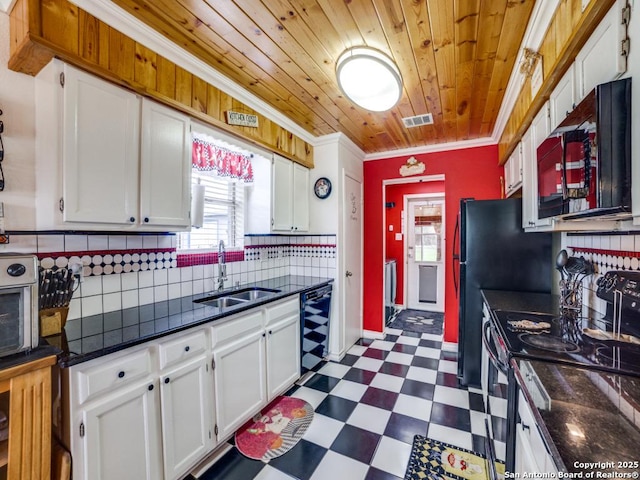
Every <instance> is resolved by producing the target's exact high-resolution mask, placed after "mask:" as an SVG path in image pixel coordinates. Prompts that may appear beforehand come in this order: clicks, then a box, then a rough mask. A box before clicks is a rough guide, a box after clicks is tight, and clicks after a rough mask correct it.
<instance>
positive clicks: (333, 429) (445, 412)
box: [200, 329, 485, 480]
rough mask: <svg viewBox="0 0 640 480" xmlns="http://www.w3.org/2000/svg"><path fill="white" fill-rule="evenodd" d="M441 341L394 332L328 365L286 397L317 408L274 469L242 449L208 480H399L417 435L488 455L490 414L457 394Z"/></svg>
mask: <svg viewBox="0 0 640 480" xmlns="http://www.w3.org/2000/svg"><path fill="white" fill-rule="evenodd" d="M442 346H443V343H442V337H441V336H439V335H433V334H427V333H423V334H420V333H413V332H403V331H401V330H393V329H387V334H386V336H385V338H384V340H360V341H359V342H358V344H356V345H354V346H353V347H352V348H351V349H350V350H349V352H348V353H347V355H346V356H345V357H344V359H343V360H342V361H341V362H340V363H333V362H330V363H324V364H323V365H322V366H321V367H320V368H319V370H318V372H317V373H316V374H315V375H314V376H313V377H312V378H311V379H310V380H309V381H308V382H307V383H306V384H305V385H304V386H297V387H294V388H292V389H291V390H290V391H289V392H288V393H287V394H288V395H293V396H295V397H300V398H303V399H304V400H306V401H307V402H309V403H310V404H312V405H313V406H314V407H315V417H314V419H313V423H312V424H311V426H310V427H309V430H308V431H307V432H306V433H305V435H304V437H303V438H302V440H300V442H299V443H298V444H297V445H296V446H295V447H294V448H293V449H292V450H291V451H289V452H287V453H286V454H284V455H282V456H281V457H278V458H276V459H273V460H271V462H269V463H268V464H264V463H262V462H259V461H254V460H250V459H248V458H246V457H244V456H243V455H242V454H240V453H239V452H238V451H237V450H236V449H235V448H234V449H232V450H230V451H229V452H228V453H227V454H225V455H224V456H223V457H222V458H221V459H220V460H219V461H218V462H217V463H216V464H215V465H214V466H213V467H211V468H210V469H209V470H208V471H207V472H206V473H205V474H204V475H203V476H201V477H200V478H201V479H203V480H213V479H216V480H248V479H257V480H291V479H299V480H308V479H312V480H326V479H332V480H364V479H366V480H397V479H402V478H403V476H404V473H405V469H406V467H407V462H408V459H409V454H410V452H411V443H412V441H413V436H414V435H415V434H421V435H426V436H427V437H430V438H433V439H437V440H441V441H444V442H447V443H450V444H453V445H457V446H459V447H463V448H466V449H471V450H475V451H479V452H484V437H483V435H484V418H485V415H484V407H483V401H482V394H481V393H480V392H479V391H477V390H473V389H471V390H467V389H462V388H459V387H458V386H457V378H456V368H457V364H456V353H455V352H450V351H446V350H444V349H443V348H442Z"/></svg>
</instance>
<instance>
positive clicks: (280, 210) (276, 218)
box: [271, 155, 293, 232]
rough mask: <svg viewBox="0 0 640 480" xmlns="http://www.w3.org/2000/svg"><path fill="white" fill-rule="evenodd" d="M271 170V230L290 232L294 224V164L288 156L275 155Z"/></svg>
mask: <svg viewBox="0 0 640 480" xmlns="http://www.w3.org/2000/svg"><path fill="white" fill-rule="evenodd" d="M272 162H273V166H272V171H271V230H274V231H286V232H290V231H291V227H292V226H293V218H292V215H293V209H292V207H291V198H292V195H293V165H292V162H291V161H289V160H287V159H286V158H282V157H280V156H278V155H274V156H273V161H272Z"/></svg>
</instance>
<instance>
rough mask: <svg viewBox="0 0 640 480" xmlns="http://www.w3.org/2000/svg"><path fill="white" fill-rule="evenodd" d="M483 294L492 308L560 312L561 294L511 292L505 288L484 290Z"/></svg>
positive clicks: (515, 310)
mask: <svg viewBox="0 0 640 480" xmlns="http://www.w3.org/2000/svg"><path fill="white" fill-rule="evenodd" d="M482 296H483V297H484V299H485V301H486V303H487V304H488V305H489V308H491V310H509V311H513V312H533V313H548V314H551V315H556V314H559V312H560V296H559V295H551V294H549V293H530V292H510V291H503V290H482Z"/></svg>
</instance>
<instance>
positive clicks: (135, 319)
mask: <svg viewBox="0 0 640 480" xmlns="http://www.w3.org/2000/svg"><path fill="white" fill-rule="evenodd" d="M331 282H333V279H330V278H318V277H306V276H295V275H287V276H283V277H278V278H274V279H271V280H263V281H260V282H255V283H251V284H246V285H240V286H239V287H238V288H248V287H259V288H269V289H274V290H280V292H278V293H275V294H274V295H272V296H269V297H267V298H264V299H260V300H256V301H252V302H249V303H245V304H239V305H234V306H231V307H227V308H218V307H211V306H205V305H203V304H200V303H194V300H198V299H202V298H205V297H208V296H211V295H218V294H220V293H224V292H228V293H232V292H233V291H234V290H238V288H234V289H227V290H225V291H222V292H218V291H214V292H208V293H203V294H197V295H189V296H186V297H180V298H176V299H173V300H166V301H163V302H157V303H151V304H148V305H141V306H139V307H133V308H127V309H123V310H117V311H115V312H108V313H103V314H100V315H92V316H90V317H84V318H78V319H74V320H69V321H67V324H66V325H65V328H64V331H63V333H62V335H58V336H54V337H47V341H49V343H51V344H53V345H56V346H58V347H59V348H60V349H61V350H62V352H63V353H62V354H61V355H60V356H59V360H58V364H59V365H60V366H61V367H69V366H71V365H75V364H78V363H81V362H85V361H87V360H91V359H94V358H98V357H101V356H103V355H107V354H109V353H113V352H117V351H119V350H123V349H125V348H129V347H132V346H134V345H139V344H141V343H145V342H148V341H150V340H155V339H158V338H161V337H163V336H165V335H169V334H172V333H175V332H179V331H181V330H186V329H188V328H191V327H194V326H197V325H202V324H205V323H208V322H215V321H219V320H221V319H224V318H225V317H228V316H230V315H233V314H236V313H238V312H242V311H244V310H249V309H251V308H254V307H257V306H259V305H264V304H266V303H269V302H272V301H275V300H279V299H282V298H285V297H288V296H291V295H296V294H299V293H303V292H306V291H309V290H311V289H313V288H315V287H319V286H322V285H326V284H328V283H331Z"/></svg>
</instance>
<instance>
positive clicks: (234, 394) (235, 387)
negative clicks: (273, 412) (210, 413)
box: [213, 328, 266, 440]
mask: <svg viewBox="0 0 640 480" xmlns="http://www.w3.org/2000/svg"><path fill="white" fill-rule="evenodd" d="M264 342H265V333H264V330H262V328H261V329H260V330H258V331H254V332H251V333H249V334H247V335H244V336H242V337H241V338H238V339H237V340H233V341H230V342H229V343H224V344H222V345H220V346H219V347H216V348H215V349H214V351H213V358H214V361H215V367H214V370H213V378H214V383H215V391H216V395H215V398H216V415H217V425H218V439H219V440H220V439H222V438H224V437H226V436H228V435H230V434H232V433H233V432H234V431H235V430H236V429H237V428H238V427H239V426H241V425H242V424H243V423H244V422H246V421H247V419H249V418H251V415H253V414H254V413H256V412H257V411H258V410H259V409H260V407H262V406H263V405H265V403H266V386H265V377H266V372H265V358H264Z"/></svg>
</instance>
